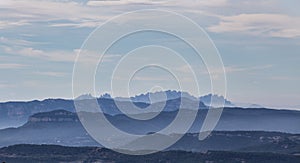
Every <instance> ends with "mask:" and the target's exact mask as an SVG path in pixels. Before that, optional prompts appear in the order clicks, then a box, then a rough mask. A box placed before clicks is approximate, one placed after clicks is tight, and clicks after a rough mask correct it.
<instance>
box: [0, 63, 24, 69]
mask: <svg viewBox="0 0 300 163" xmlns="http://www.w3.org/2000/svg"><path fill="white" fill-rule="evenodd" d="M25 67H28V65H24V64H17V63H1V64H0V69H21V68H25Z"/></svg>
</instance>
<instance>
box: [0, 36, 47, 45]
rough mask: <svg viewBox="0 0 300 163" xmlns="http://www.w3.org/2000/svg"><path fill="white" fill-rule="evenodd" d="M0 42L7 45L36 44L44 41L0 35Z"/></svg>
mask: <svg viewBox="0 0 300 163" xmlns="http://www.w3.org/2000/svg"><path fill="white" fill-rule="evenodd" d="M0 43H2V44H3V45H8V46H32V45H37V44H45V43H38V42H32V41H27V40H22V39H12V38H7V37H0Z"/></svg>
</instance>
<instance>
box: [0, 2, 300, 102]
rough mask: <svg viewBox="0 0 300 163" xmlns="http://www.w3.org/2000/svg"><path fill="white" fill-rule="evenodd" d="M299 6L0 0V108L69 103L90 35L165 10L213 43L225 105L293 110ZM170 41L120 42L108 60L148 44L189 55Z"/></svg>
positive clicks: (150, 78)
mask: <svg viewBox="0 0 300 163" xmlns="http://www.w3.org/2000/svg"><path fill="white" fill-rule="evenodd" d="M299 6H300V2H299V1H298V0H285V1H282V0H264V1H262V0H210V1H208V0H186V1H179V0H120V1H117V0H115V1H109V0H107V1H87V0H1V2H0V75H1V80H0V92H1V93H0V101H11V100H32V99H44V98H57V97H60V98H71V97H72V87H71V84H72V70H73V64H74V59H75V57H76V54H77V53H76V52H78V49H80V47H81V45H82V43H83V42H84V40H85V39H86V38H87V36H88V35H89V33H90V32H92V31H93V30H94V29H95V28H96V27H97V26H98V25H100V24H102V23H103V22H105V21H106V20H108V19H110V18H111V17H113V16H116V15H119V14H122V13H124V12H130V11H134V10H139V9H164V10H170V11H174V12H177V13H180V14H183V15H184V16H186V17H188V18H190V19H192V20H193V21H195V22H196V23H197V24H198V25H200V26H201V27H203V28H204V29H205V30H206V32H207V33H208V34H209V36H210V37H211V39H212V40H213V41H214V43H215V44H216V47H217V48H218V50H219V52H220V54H221V57H222V59H223V62H224V65H225V68H226V71H227V74H226V75H227V82H228V83H227V84H228V92H227V97H228V99H230V100H232V101H234V102H245V103H258V104H262V105H266V106H273V107H292V106H299V105H300V102H299V101H300V87H299V86H298V85H299V83H300V76H299V75H300V64H299V62H300V10H299ZM178 29H179V30H180V27H178ZM172 39H173V38H171V37H169V36H166V35H163V34H154V33H144V34H141V35H137V36H136V37H135V38H134V39H132V40H131V42H126V39H124V40H123V43H122V41H121V42H120V44H119V46H116V47H113V48H111V50H110V51H109V53H110V54H112V55H113V54H115V55H116V56H119V55H122V54H125V53H127V52H128V51H130V50H132V48H135V47H138V46H142V45H144V44H150V43H154V42H155V43H158V44H160V45H164V46H169V47H170V48H173V49H174V48H175V49H176V50H177V51H178V52H180V53H185V54H190V53H192V51H190V50H189V49H188V48H186V47H185V46H184V45H181V44H180V43H178V42H176V40H172ZM149 55H151V54H150V52H149ZM113 58H114V57H111V58H110V59H108V60H107V61H106V62H107V64H108V65H110V64H111V62H113ZM195 64H197V63H195ZM152 71H153V70H148V71H146V72H145V73H146V74H148V75H147V76H140V77H138V78H137V79H136V80H135V83H134V85H136V87H135V88H134V89H133V92H136V93H138V92H139V91H140V93H143V92H144V91H145V90H147V89H144V88H145V86H146V85H147V83H146V82H145V81H147V82H157V78H160V79H161V77H160V76H159V75H164V73H165V72H155V71H153V72H152ZM151 72H152V73H151ZM106 75H109V73H108V74H106ZM198 78H199V79H200V80H203V81H202V82H203V86H202V89H201V91H202V92H203V94H206V93H209V90H210V86H209V80H208V79H209V78H208V76H207V75H205V73H203V76H198ZM139 80H140V81H141V82H138V81H139ZM96 81H97V82H99V85H97V86H96V88H97V90H99V94H100V93H103V92H105V91H107V90H108V89H107V88H105V86H106V85H105V82H104V81H102V80H101V77H99V76H98V77H96ZM165 81H166V80H164V79H162V80H161V81H160V82H162V83H163V82H165ZM139 83H140V84H139ZM141 83H143V84H141ZM145 83H146V84H145ZM169 86H170V89H171V88H172V84H170V85H169ZM174 87H175V86H174ZM191 89H192V88H191ZM187 91H189V90H187ZM120 95H124V94H123V93H120Z"/></svg>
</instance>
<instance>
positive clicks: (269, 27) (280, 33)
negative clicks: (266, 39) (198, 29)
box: [207, 14, 300, 38]
mask: <svg viewBox="0 0 300 163" xmlns="http://www.w3.org/2000/svg"><path fill="white" fill-rule="evenodd" d="M220 19H221V21H220V22H219V24H217V25H213V26H210V27H208V28H207V29H208V30H209V31H211V32H216V33H223V32H240V33H246V34H252V35H257V36H271V37H285V38H293V37H300V17H293V16H289V15H283V14H240V15H234V16H220Z"/></svg>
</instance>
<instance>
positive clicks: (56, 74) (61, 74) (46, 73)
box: [34, 71, 67, 77]
mask: <svg viewBox="0 0 300 163" xmlns="http://www.w3.org/2000/svg"><path fill="white" fill-rule="evenodd" d="M34 74H37V75H43V76H51V77H64V76H66V75H67V73H64V72H55V71H43V72H41V71H39V72H34Z"/></svg>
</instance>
